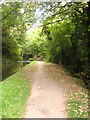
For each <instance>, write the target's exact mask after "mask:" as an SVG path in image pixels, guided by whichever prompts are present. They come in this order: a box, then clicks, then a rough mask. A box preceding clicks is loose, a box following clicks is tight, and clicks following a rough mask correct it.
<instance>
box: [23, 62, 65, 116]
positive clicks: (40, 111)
mask: <svg viewBox="0 0 90 120" xmlns="http://www.w3.org/2000/svg"><path fill="white" fill-rule="evenodd" d="M63 72H64V71H63V70H62V69H61V68H60V69H59V67H58V66H57V65H55V64H45V63H44V62H42V61H38V62H37V64H36V65H35V66H34V69H33V70H27V72H26V74H27V76H28V78H29V79H30V81H32V92H31V96H30V97H29V99H28V102H27V105H26V112H25V114H24V118H67V113H66V111H65V110H66V97H65V91H64V90H65V85H64V84H63V82H60V80H61V79H62V74H63ZM63 79H64V78H63ZM58 81H59V82H58Z"/></svg>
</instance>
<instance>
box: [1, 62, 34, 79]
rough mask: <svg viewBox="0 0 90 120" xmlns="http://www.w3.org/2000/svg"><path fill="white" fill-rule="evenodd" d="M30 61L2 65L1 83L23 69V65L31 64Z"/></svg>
mask: <svg viewBox="0 0 90 120" xmlns="http://www.w3.org/2000/svg"><path fill="white" fill-rule="evenodd" d="M31 62H32V61H18V62H12V63H9V64H7V63H6V64H5V63H3V64H2V81H3V80H4V79H6V78H8V77H9V76H11V75H13V74H14V73H16V72H17V71H18V70H20V69H21V68H23V67H24V66H25V65H27V64H29V63H31Z"/></svg>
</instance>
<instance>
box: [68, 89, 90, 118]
mask: <svg viewBox="0 0 90 120" xmlns="http://www.w3.org/2000/svg"><path fill="white" fill-rule="evenodd" d="M88 99H89V98H88V91H87V90H86V89H84V88H83V90H79V92H75V93H72V94H70V95H69V100H68V101H67V112H68V116H69V117H70V118H88V115H89V113H88V112H89V108H88Z"/></svg>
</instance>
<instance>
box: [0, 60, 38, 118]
mask: <svg viewBox="0 0 90 120" xmlns="http://www.w3.org/2000/svg"><path fill="white" fill-rule="evenodd" d="M33 64H36V61H34V62H32V63H31V64H28V65H26V67H25V68H23V69H22V70H20V71H18V72H17V73H16V74H14V75H12V76H10V77H9V78H7V79H5V80H4V81H2V82H1V83H0V88H2V90H0V92H1V94H2V118H21V117H22V113H23V111H24V107H25V104H26V101H27V99H28V96H29V95H30V91H31V85H30V83H29V82H28V80H27V79H26V77H25V69H26V68H27V67H28V68H29V67H31V66H32V65H33Z"/></svg>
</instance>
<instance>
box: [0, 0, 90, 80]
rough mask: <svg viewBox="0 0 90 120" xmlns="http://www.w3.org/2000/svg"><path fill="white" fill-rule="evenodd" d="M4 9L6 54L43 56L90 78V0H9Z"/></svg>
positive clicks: (4, 50)
mask: <svg viewBox="0 0 90 120" xmlns="http://www.w3.org/2000/svg"><path fill="white" fill-rule="evenodd" d="M1 11H2V19H0V21H2V45H3V47H2V48H3V56H6V57H9V58H10V59H13V60H17V59H22V57H21V56H22V55H23V53H27V54H31V55H32V56H33V57H38V56H42V57H43V59H45V60H47V61H51V62H54V63H57V64H61V63H62V64H63V65H64V66H65V67H66V68H67V69H68V70H70V71H71V73H72V74H73V75H75V76H79V77H82V78H85V79H86V78H87V79H90V74H89V72H90V63H89V60H90V48H89V46H90V40H89V38H90V2H67V3H65V4H63V3H62V2H6V3H3V4H2V6H1ZM85 81H86V80H85Z"/></svg>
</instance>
